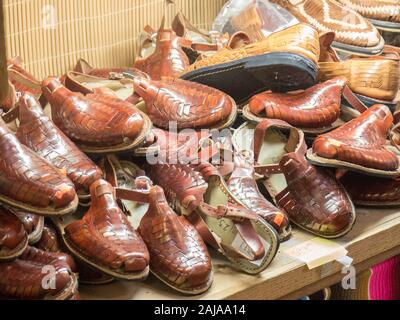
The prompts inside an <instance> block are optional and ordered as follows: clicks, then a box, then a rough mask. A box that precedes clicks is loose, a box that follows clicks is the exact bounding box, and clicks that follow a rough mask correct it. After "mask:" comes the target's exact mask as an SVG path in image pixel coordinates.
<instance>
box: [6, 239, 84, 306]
mask: <svg viewBox="0 0 400 320" xmlns="http://www.w3.org/2000/svg"><path fill="white" fill-rule="evenodd" d="M50 266H51V267H53V268H54V271H55V275H54V276H55V282H54V286H55V288H54V289H53V288H51V287H50V285H51V283H48V284H49V288H48V289H47V288H45V287H44V285H43V281H45V280H46V279H45V276H46V273H43V272H44V270H46V269H45V268H49V267H50ZM75 271H76V270H75V264H74V261H73V260H72V258H71V257H70V256H69V255H66V254H62V253H48V252H44V251H41V250H38V249H36V248H33V247H29V248H27V249H26V250H25V251H24V253H23V255H22V256H21V257H20V258H19V259H17V260H15V261H12V262H5V263H1V264H0V296H1V297H3V298H5V299H29V300H38V299H43V300H69V299H71V298H72V297H73V296H75V295H76V294H77V289H78V278H77V275H76V274H75V273H74V272H75Z"/></svg>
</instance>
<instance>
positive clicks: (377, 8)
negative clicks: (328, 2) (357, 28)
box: [338, 0, 400, 23]
mask: <svg viewBox="0 0 400 320" xmlns="http://www.w3.org/2000/svg"><path fill="white" fill-rule="evenodd" d="M338 1H339V2H340V3H342V4H343V5H345V6H346V7H348V8H351V9H353V10H354V11H357V12H358V13H359V14H361V15H362V16H364V17H366V18H370V19H375V20H382V21H390V22H399V23H400V3H399V1H398V0H338Z"/></svg>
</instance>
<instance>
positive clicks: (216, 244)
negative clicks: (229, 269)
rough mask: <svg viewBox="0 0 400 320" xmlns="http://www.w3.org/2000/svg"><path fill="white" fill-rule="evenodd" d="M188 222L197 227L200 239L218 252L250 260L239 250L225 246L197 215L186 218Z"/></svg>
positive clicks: (193, 214)
mask: <svg viewBox="0 0 400 320" xmlns="http://www.w3.org/2000/svg"><path fill="white" fill-rule="evenodd" d="M186 218H187V219H188V221H189V222H190V223H191V224H192V225H193V226H194V227H195V229H196V230H197V232H198V233H199V235H200V237H201V238H202V239H203V240H204V242H206V243H207V244H208V245H210V246H212V247H213V248H215V249H216V250H219V251H220V252H221V253H222V254H223V255H226V256H229V257H232V258H239V259H248V257H247V256H245V255H243V253H242V252H240V251H239V250H237V249H235V248H233V247H228V246H225V245H223V244H222V243H221V241H220V240H219V238H218V236H217V235H215V234H214V233H213V232H211V231H210V229H209V228H208V226H207V224H206V223H205V222H204V220H203V219H202V218H201V216H200V215H198V214H197V213H192V214H191V215H189V216H187V217H186Z"/></svg>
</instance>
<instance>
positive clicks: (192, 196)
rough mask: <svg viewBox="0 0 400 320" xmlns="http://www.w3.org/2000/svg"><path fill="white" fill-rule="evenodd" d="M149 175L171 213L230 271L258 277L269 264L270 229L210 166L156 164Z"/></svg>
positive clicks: (273, 242)
mask: <svg viewBox="0 0 400 320" xmlns="http://www.w3.org/2000/svg"><path fill="white" fill-rule="evenodd" d="M148 173H149V174H150V176H151V177H152V178H153V181H154V182H156V183H157V184H159V185H160V186H162V187H163V188H164V190H165V191H166V195H167V197H168V200H169V202H170V203H171V204H173V205H174V207H175V208H176V210H177V211H178V212H180V213H182V214H183V215H185V216H187V218H188V220H189V221H191V222H192V224H193V225H194V226H195V227H196V228H197V230H198V231H199V232H200V234H201V236H202V238H203V239H204V240H205V241H206V242H207V243H208V244H209V245H211V246H212V247H214V248H215V249H217V250H218V251H219V252H220V253H221V254H223V255H224V256H225V257H226V258H228V259H229V260H230V261H231V262H232V263H233V266H234V267H235V268H237V269H240V270H243V271H244V272H246V273H249V274H258V273H260V272H262V271H263V270H265V269H266V268H267V267H268V265H269V264H270V263H271V262H272V260H273V259H274V257H275V255H276V253H277V250H278V248H279V240H278V235H277V233H276V231H275V229H274V228H273V227H272V226H270V225H269V224H268V223H267V222H265V220H264V219H262V218H261V217H260V216H259V215H257V214H256V213H255V212H253V211H250V210H248V209H246V208H245V207H244V206H243V205H242V203H241V202H240V201H239V200H238V199H237V198H236V197H235V196H234V195H233V194H232V193H231V192H230V191H229V188H228V186H227V185H226V183H225V181H224V179H223V178H222V177H221V175H220V174H219V173H218V171H217V169H216V168H215V167H213V166H212V165H210V164H209V163H203V162H201V163H200V164H198V165H194V164H193V165H182V164H177V165H169V164H157V165H154V166H151V167H149V169H148Z"/></svg>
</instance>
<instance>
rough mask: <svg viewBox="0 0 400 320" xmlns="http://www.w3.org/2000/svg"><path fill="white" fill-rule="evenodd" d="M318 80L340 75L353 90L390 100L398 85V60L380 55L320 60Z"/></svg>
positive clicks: (399, 65) (399, 81) (394, 95)
mask: <svg viewBox="0 0 400 320" xmlns="http://www.w3.org/2000/svg"><path fill="white" fill-rule="evenodd" d="M319 66H320V69H319V78H320V81H326V80H329V79H332V78H334V77H338V76H342V77H345V78H346V79H347V80H348V84H349V86H350V88H351V89H352V90H353V91H354V92H355V93H359V94H362V95H364V96H368V97H371V98H375V99H379V100H389V101H392V100H394V99H395V98H396V96H397V93H398V91H399V86H400V72H399V68H400V61H399V59H388V58H382V57H372V58H353V59H350V60H346V61H341V62H320V64H319Z"/></svg>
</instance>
